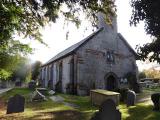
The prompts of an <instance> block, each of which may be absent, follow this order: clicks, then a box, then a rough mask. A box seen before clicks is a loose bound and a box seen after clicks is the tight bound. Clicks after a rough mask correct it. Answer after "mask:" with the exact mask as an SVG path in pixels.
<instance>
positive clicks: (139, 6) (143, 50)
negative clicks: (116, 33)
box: [130, 0, 160, 63]
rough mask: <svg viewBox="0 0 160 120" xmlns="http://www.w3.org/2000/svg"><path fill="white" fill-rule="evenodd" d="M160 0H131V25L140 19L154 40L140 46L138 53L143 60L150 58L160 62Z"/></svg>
mask: <svg viewBox="0 0 160 120" xmlns="http://www.w3.org/2000/svg"><path fill="white" fill-rule="evenodd" d="M159 6H160V1H159V0H131V7H132V16H131V21H130V23H131V25H135V26H136V25H137V24H138V23H139V22H140V21H144V23H145V31H146V33H147V34H149V35H151V36H152V42H151V43H146V44H144V45H143V46H138V48H137V53H138V55H139V58H140V59H141V60H143V61H144V60H146V59H149V60H150V61H151V62H152V61H157V62H158V63H160V55H159V54H160V14H159V13H160V9H159Z"/></svg>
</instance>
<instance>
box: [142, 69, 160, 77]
mask: <svg viewBox="0 0 160 120" xmlns="http://www.w3.org/2000/svg"><path fill="white" fill-rule="evenodd" d="M143 72H144V73H145V75H146V77H147V78H160V71H159V70H156V69H153V68H151V69H148V70H144V71H143Z"/></svg>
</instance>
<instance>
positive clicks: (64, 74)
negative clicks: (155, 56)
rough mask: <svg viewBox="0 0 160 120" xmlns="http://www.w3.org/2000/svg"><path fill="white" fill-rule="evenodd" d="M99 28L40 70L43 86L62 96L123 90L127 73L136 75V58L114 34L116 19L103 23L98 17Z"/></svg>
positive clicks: (115, 31)
mask: <svg viewBox="0 0 160 120" xmlns="http://www.w3.org/2000/svg"><path fill="white" fill-rule="evenodd" d="M98 26H99V29H98V30H97V31H95V32H94V33H92V34H91V35H89V36H88V37H87V38H85V39H83V40H82V41H80V42H78V43H76V44H74V45H72V46H71V47H69V48H67V49H65V50H64V51H62V52H60V53H59V54H57V55H56V56H55V57H53V58H52V59H50V60H49V61H48V62H47V63H45V64H44V65H43V66H42V67H41V82H42V85H43V86H44V87H48V86H49V87H51V88H52V89H53V90H56V91H58V92H63V93H71V94H78V95H87V94H88V93H89V90H90V89H107V90H111V91H112V90H115V89H116V88H122V87H126V86H127V85H128V84H127V79H126V78H125V75H126V74H127V73H129V72H130V73H134V74H136V75H137V73H138V68H137V65H136V58H137V55H136V53H135V51H134V50H133V49H132V47H131V46H130V45H129V44H128V42H127V41H126V39H125V38H124V37H123V36H122V35H121V34H120V33H118V32H117V20H116V18H113V21H112V24H111V25H109V24H106V22H104V19H103V17H102V16H99V23H98Z"/></svg>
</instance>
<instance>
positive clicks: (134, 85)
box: [125, 72, 141, 93]
mask: <svg viewBox="0 0 160 120" xmlns="http://www.w3.org/2000/svg"><path fill="white" fill-rule="evenodd" d="M125 78H127V80H128V83H129V87H130V89H132V90H133V91H134V92H136V93H140V92H141V87H140V85H139V84H138V82H137V77H136V74H135V73H132V72H128V73H127V74H126V75H125Z"/></svg>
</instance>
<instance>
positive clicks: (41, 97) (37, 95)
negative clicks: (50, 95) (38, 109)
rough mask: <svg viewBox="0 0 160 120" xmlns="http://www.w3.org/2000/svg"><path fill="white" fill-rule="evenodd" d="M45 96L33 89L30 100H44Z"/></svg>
mask: <svg viewBox="0 0 160 120" xmlns="http://www.w3.org/2000/svg"><path fill="white" fill-rule="evenodd" d="M44 100H47V99H46V97H45V96H44V95H43V94H41V93H40V92H39V91H38V90H35V91H34V92H33V94H32V96H31V101H44Z"/></svg>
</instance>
